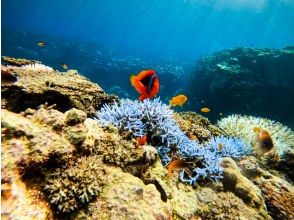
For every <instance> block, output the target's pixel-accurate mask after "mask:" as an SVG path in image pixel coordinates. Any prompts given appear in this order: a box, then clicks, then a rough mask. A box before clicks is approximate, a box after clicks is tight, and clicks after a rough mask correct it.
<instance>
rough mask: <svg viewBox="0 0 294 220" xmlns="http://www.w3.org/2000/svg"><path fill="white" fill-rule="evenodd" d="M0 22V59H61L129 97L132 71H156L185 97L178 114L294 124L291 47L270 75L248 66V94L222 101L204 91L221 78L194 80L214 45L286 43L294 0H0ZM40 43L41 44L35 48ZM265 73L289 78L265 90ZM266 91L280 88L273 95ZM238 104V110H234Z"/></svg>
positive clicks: (167, 94)
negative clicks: (207, 110)
mask: <svg viewBox="0 0 294 220" xmlns="http://www.w3.org/2000/svg"><path fill="white" fill-rule="evenodd" d="M1 19H2V26H1V30H2V39H1V41H2V42H1V44H2V47H1V55H2V56H12V57H18V58H25V59H35V60H40V61H41V62H42V63H44V64H45V65H48V66H51V67H53V68H54V69H57V70H60V71H64V70H63V69H62V67H61V65H60V63H65V64H67V66H68V67H69V69H76V70H78V72H79V73H80V74H82V75H84V76H86V77H88V78H89V79H90V80H92V81H94V82H96V83H98V84H99V85H100V86H101V87H102V88H103V89H104V90H105V91H106V92H108V93H114V94H116V95H118V96H119V97H121V98H130V99H137V98H138V94H137V92H136V91H135V90H134V89H133V87H131V85H130V81H129V77H130V75H131V74H134V73H135V74H136V73H138V72H140V71H142V70H144V69H154V70H155V71H156V72H157V74H158V76H159V80H160V86H161V87H160V92H159V94H158V96H160V97H161V99H162V100H163V101H164V102H166V103H167V102H168V101H169V100H170V99H171V98H172V97H173V96H175V95H178V94H185V95H187V97H188V102H187V103H186V104H185V105H184V106H183V107H182V108H180V107H176V108H175V109H176V110H177V111H195V112H197V113H201V112H200V108H202V107H209V108H210V109H211V112H210V113H208V114H205V113H201V114H203V115H205V116H206V117H208V118H209V119H211V120H212V121H216V120H217V119H219V118H220V117H224V116H227V115H229V114H233V113H237V114H250V115H254V116H261V117H266V118H269V119H272V120H277V121H280V122H282V123H284V124H285V125H287V126H290V127H292V128H294V119H293V113H294V101H293V96H292V94H294V91H293V88H292V87H293V86H292V85H293V82H294V79H293V78H294V67H293V64H292V63H294V62H293V61H294V59H293V54H292V55H291V54H290V55H289V56H288V55H287V56H286V57H285V58H283V63H286V64H283V68H282V67H281V68H280V69H277V70H276V72H274V74H275V77H272V75H267V73H268V72H267V70H268V69H272V68H269V66H271V65H270V64H269V63H268V62H267V63H266V65H261V67H259V68H258V71H257V72H254V71H253V72H252V73H251V76H250V78H249V79H250V80H251V82H252V84H253V83H254V82H255V81H256V80H257V78H256V77H255V75H254V74H258V73H259V74H261V76H260V77H259V78H258V82H259V83H260V84H259V85H257V86H256V87H254V89H253V90H252V88H251V87H250V86H248V85H250V83H248V78H247V81H246V82H247V84H246V86H243V87H242V89H243V90H244V91H249V90H252V91H253V93H252V94H251V96H250V97H248V96H244V97H248V99H247V98H244V97H241V98H240V99H232V98H231V97H233V96H234V95H236V94H234V93H232V92H231V93H226V95H225V96H222V92H220V93H219V96H220V100H224V101H222V102H221V103H219V102H217V100H216V99H215V98H214V99H212V98H211V97H212V94H211V91H212V87H213V86H214V87H213V88H215V87H216V88H221V89H222V90H220V91H227V90H226V87H227V86H228V85H227V84H222V85H215V82H218V81H217V80H214V84H212V83H210V81H205V80H199V79H200V78H201V75H200V74H204V75H205V71H199V63H201V62H200V61H201V60H202V59H203V57H209V56H214V54H215V53H216V52H218V51H222V50H227V49H234V48H244V47H245V48H256V49H257V50H258V48H275V49H282V48H285V47H287V46H288V47H289V46H293V45H294V1H293V0H206V1H205V0H148V1H139V0H99V1H95V0H88V1H81V0H79V1H69V0H63V1H54V0H53V1H52V0H50V1H49V0H42V1H37V0H26V1H21V0H3V1H2V8H1ZM38 42H45V43H46V46H45V47H38V46H37V43H38ZM250 53H251V52H248V54H250ZM284 60H286V61H285V62H284ZM206 64H207V63H206ZM206 64H205V65H206ZM244 65H245V64H243V66H242V68H244ZM200 69H201V68H200ZM263 73H264V74H263ZM279 74H281V75H280V76H281V78H279ZM268 78H271V80H272V81H273V80H276V82H277V84H279V81H281V80H282V78H284V79H287V80H285V81H286V82H285V83H283V84H282V85H280V84H279V85H278V86H277V87H271V88H270V89H268V88H269V87H270V86H269V85H268V84H267V83H264V84H263V81H264V82H267V79H268ZM272 78H273V79H272ZM212 81H213V79H212ZM272 81H271V82H272ZM200 82H201V84H199V83H200ZM197 88H201V91H202V92H199V90H198V89H197ZM206 88H207V91H206ZM229 91H235V90H229ZM269 91H279V92H280V93H279V94H274V95H273V97H276V98H275V99H271V96H272V94H271V93H270V92H269ZM200 93H201V95H200ZM221 96H222V97H221ZM255 97H256V99H260V100H261V101H260V104H259V105H256V104H254V103H253V102H252V100H254V99H255ZM262 100H263V102H262ZM273 100H274V101H273ZM241 102H242V103H246V108H243V107H234V106H238V105H239V103H241ZM242 106H243V105H242ZM271 106H276V108H275V109H274V110H272V109H271ZM220 113H221V116H220Z"/></svg>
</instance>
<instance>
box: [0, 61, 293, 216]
mask: <svg viewBox="0 0 294 220" xmlns="http://www.w3.org/2000/svg"><path fill="white" fill-rule="evenodd" d="M12 68H18V69H16V74H18V76H17V77H18V80H23V81H21V82H22V84H23V85H22V87H21V85H20V84H19V81H17V82H14V83H12V84H9V85H2V92H3V91H4V92H5V91H6V92H7V91H9V92H10V95H11V96H7V93H6V99H5V100H6V103H2V107H3V108H4V109H2V110H1V119H2V130H1V135H2V148H1V174H2V175H1V183H2V185H1V191H2V194H1V205H2V207H1V208H2V209H1V215H2V218H8V219H245V218H246V219H247V218H248V219H271V218H273V219H291V218H293V208H292V204H293V185H292V183H289V182H287V180H286V178H287V176H285V175H284V174H285V173H284V172H282V171H276V170H270V168H269V166H262V164H261V163H260V162H259V160H257V159H256V156H255V155H251V156H248V155H247V154H248V153H249V151H248V149H250V147H248V146H247V144H248V142H246V141H245V142H244V141H242V139H241V140H240V139H239V138H240V137H228V136H223V135H224V133H223V132H222V131H221V130H219V129H218V128H216V127H215V126H213V125H211V124H210V123H209V121H208V120H207V119H205V118H203V117H201V116H198V115H197V114H193V113H181V114H176V113H175V112H174V111H172V110H171V109H170V108H169V107H168V106H167V105H165V104H163V103H162V102H161V101H160V100H159V99H155V100H145V101H144V102H141V103H139V102H136V101H134V102H133V101H129V100H123V101H121V102H120V103H118V102H116V103H115V104H114V105H112V106H110V105H105V106H104V107H103V108H102V110H101V111H100V112H98V120H97V119H92V118H88V116H89V115H91V114H89V111H88V110H85V108H84V107H85V106H94V105H93V102H92V101H93V99H95V98H94V97H96V98H97V97H98V96H99V95H98V96H95V95H94V94H92V93H91V92H89V91H90V90H91V91H94V90H95V89H93V88H92V87H91V86H93V85H95V84H92V83H90V82H89V81H87V80H86V79H84V78H83V77H80V76H77V77H78V78H76V75H75V74H76V73H73V72H71V73H64V74H60V73H58V72H56V71H47V70H48V69H47V70H46V71H47V73H46V74H48V76H50V77H56V79H51V80H59V81H58V86H56V87H54V86H53V87H51V90H50V91H51V93H53V95H52V97H55V98H56V96H55V95H54V94H55V93H58V94H59V93H61V92H62V91H63V92H64V91H65V90H66V89H69V90H70V89H72V88H73V87H75V89H73V91H72V93H70V94H71V95H68V96H67V95H65V96H66V97H72V96H74V91H76V92H77V94H79V95H80V96H81V97H79V100H83V101H84V102H85V103H84V107H83V108H79V107H77V106H76V105H72V104H70V102H64V103H62V104H63V105H62V106H63V107H62V108H61V104H60V103H59V102H58V101H57V100H52V99H51V98H50V96H49V95H48V96H47V95H46V94H41V92H44V93H46V91H47V90H46V91H45V90H42V89H41V88H43V87H42V86H41V85H40V84H37V83H36V82H40V81H42V80H43V77H44V78H45V72H42V71H44V69H42V68H43V67H40V68H41V69H42V70H38V71H37V73H38V74H39V75H38V74H35V75H34V76H33V75H30V74H31V72H32V71H35V70H30V68H35V66H30V67H27V68H25V69H21V68H20V67H12ZM22 71H24V72H22ZM39 71H40V72H39ZM28 72H29V73H28ZM21 73H23V75H22V76H21ZM26 74H27V75H26ZM56 74H58V76H56ZM71 74H73V75H71ZM59 75H60V76H59ZM22 77H23V78H22ZM39 77H40V78H41V79H42V80H41V79H39ZM71 77H72V78H73V80H76V82H74V81H71V79H70V78H71ZM68 78H69V79H68ZM29 79H30V80H32V81H31V82H28V81H26V80H29ZM62 80H63V81H62ZM79 80H82V83H81V81H79ZM69 81H70V82H69ZM42 82H43V83H44V84H43V85H46V84H45V82H44V81H42ZM29 83H31V84H30V86H28V85H29ZM34 83H36V84H35V88H33V87H34V86H33V85H34ZM56 83H57V82H56ZM85 83H89V84H87V85H89V87H86V89H85V88H84V86H85ZM12 85H16V87H13V86H12ZM90 87H91V88H92V89H93V90H92V89H90ZM94 87H95V86H94ZM13 88H16V90H14V89H13ZM23 88H24V89H25V88H30V89H32V91H33V92H32V93H30V97H31V100H28V99H27V98H28V97H23V100H19V102H20V101H22V103H24V102H26V104H25V105H24V106H22V107H21V108H19V109H18V111H16V109H10V108H8V107H9V106H12V103H13V96H12V94H13V92H15V93H16V94H15V93H14V94H15V95H16V96H17V94H18V93H22V92H21V91H20V90H21V89H23ZM87 88H89V90H87ZM95 88H96V89H97V87H95ZM82 91H85V92H84V93H82ZM95 91H96V90H95ZM99 91H100V90H99ZM88 92H89V93H91V94H92V95H93V96H91V97H92V98H93V99H87V98H89V97H90V95H89V93H88ZM101 93H103V92H102V90H101ZM67 94H68V93H67ZM103 94H104V93H103ZM100 95H101V94H100ZM105 95H106V94H105ZM106 96H107V95H106ZM7 97H10V98H9V99H7ZM34 99H35V100H37V99H40V100H39V101H38V103H42V105H40V106H38V107H36V105H37V102H32V100H34ZM99 100H100V101H101V104H102V102H103V103H107V102H108V101H110V99H99ZM103 100H104V101H103ZM111 100H113V99H111ZM46 102H47V103H46ZM96 107H97V106H96ZM5 108H6V109H5ZM7 108H8V109H7ZM12 110H13V111H12ZM92 110H93V109H92ZM92 110H91V111H92ZM109 122H111V123H109ZM189 133H192V135H195V136H196V137H197V138H196V139H194V138H191V137H189ZM143 134H146V135H147V142H148V143H147V144H145V145H142V146H138V144H137V141H136V139H135V137H138V136H139V137H140V135H143ZM225 156H229V157H232V158H234V160H233V159H231V158H225V159H222V158H223V157H225ZM274 156H275V155H272V156H270V155H268V157H267V158H268V160H274ZM174 159H182V160H185V163H186V164H187V165H188V167H187V168H185V169H184V170H175V172H174V173H173V175H168V171H167V169H166V167H165V165H167V164H168V163H169V162H170V161H171V160H174ZM280 159H281V161H279V162H278V166H281V165H282V164H283V163H284V164H286V165H287V169H289V170H290V167H291V166H293V152H292V150H291V148H290V149H289V148H287V150H285V151H283V155H282V156H281V158H280ZM223 162H226V163H223ZM220 165H221V166H220ZM261 166H262V168H260V167H261ZM239 167H240V168H239ZM264 169H266V170H264ZM267 170H269V171H270V173H269V172H268V171H267ZM174 174H175V175H174ZM220 178H222V179H221V181H217V180H219V179H220ZM180 180H182V181H180ZM211 180H216V181H211ZM183 182H184V183H183ZM185 182H188V183H189V184H191V185H192V186H191V185H189V184H185ZM138 207H140V208H138ZM265 207H266V208H267V209H266V208H265Z"/></svg>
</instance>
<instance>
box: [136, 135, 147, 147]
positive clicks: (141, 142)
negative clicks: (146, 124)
mask: <svg viewBox="0 0 294 220" xmlns="http://www.w3.org/2000/svg"><path fill="white" fill-rule="evenodd" d="M136 141H137V144H138V146H142V145H145V144H147V135H146V134H145V135H144V136H143V137H137V138H136Z"/></svg>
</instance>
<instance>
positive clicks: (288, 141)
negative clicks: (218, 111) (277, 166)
mask: <svg viewBox="0 0 294 220" xmlns="http://www.w3.org/2000/svg"><path fill="white" fill-rule="evenodd" d="M217 125H218V126H219V127H220V128H221V129H223V130H224V131H225V132H226V133H227V134H228V135H230V136H234V137H238V138H241V139H242V140H244V141H245V142H246V143H247V146H252V144H253V145H254V141H255V139H256V137H255V133H254V132H253V128H254V127H259V128H261V129H262V130H266V131H268V132H269V133H270V135H271V138H272V139H273V143H274V147H275V149H276V151H277V152H278V154H279V155H280V156H281V155H282V154H283V153H284V152H285V151H286V150H290V149H293V148H294V132H293V131H292V130H291V129H290V128H288V127H286V126H284V125H282V124H281V123H279V122H275V121H272V120H269V119H266V118H258V117H253V116H242V115H231V116H228V117H226V118H222V119H221V120H219V121H218V122H217ZM254 150H256V148H254Z"/></svg>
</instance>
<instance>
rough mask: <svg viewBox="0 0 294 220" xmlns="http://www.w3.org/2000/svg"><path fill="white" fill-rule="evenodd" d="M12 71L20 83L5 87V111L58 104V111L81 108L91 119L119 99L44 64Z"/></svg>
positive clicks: (73, 74)
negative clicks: (106, 105) (105, 106)
mask: <svg viewBox="0 0 294 220" xmlns="http://www.w3.org/2000/svg"><path fill="white" fill-rule="evenodd" d="M9 69H10V71H11V72H13V73H14V75H15V76H16V77H17V81H16V82H15V83H12V84H7V85H6V84H4V85H1V91H2V101H3V102H2V108H3V107H4V108H6V109H8V110H10V111H13V112H20V111H24V110H25V109H26V108H37V107H38V106H39V105H40V104H43V103H45V102H48V103H49V104H50V105H52V104H56V109H58V110H61V111H63V112H64V111H66V110H69V109H70V108H77V109H80V110H83V111H85V112H86V113H87V115H94V114H95V112H96V110H97V109H98V108H100V107H101V106H102V104H104V103H110V102H113V101H114V100H116V99H117V98H116V97H115V96H113V95H107V94H106V93H105V92H104V91H103V90H102V88H100V87H99V86H98V85H97V84H96V83H92V82H90V81H89V80H88V79H87V78H85V77H83V76H80V75H78V74H77V73H76V72H74V71H71V70H69V71H68V72H66V73H60V72H58V71H54V70H53V69H52V68H50V67H46V66H44V65H41V64H30V65H25V66H21V67H16V66H9ZM3 104H4V106H3Z"/></svg>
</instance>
